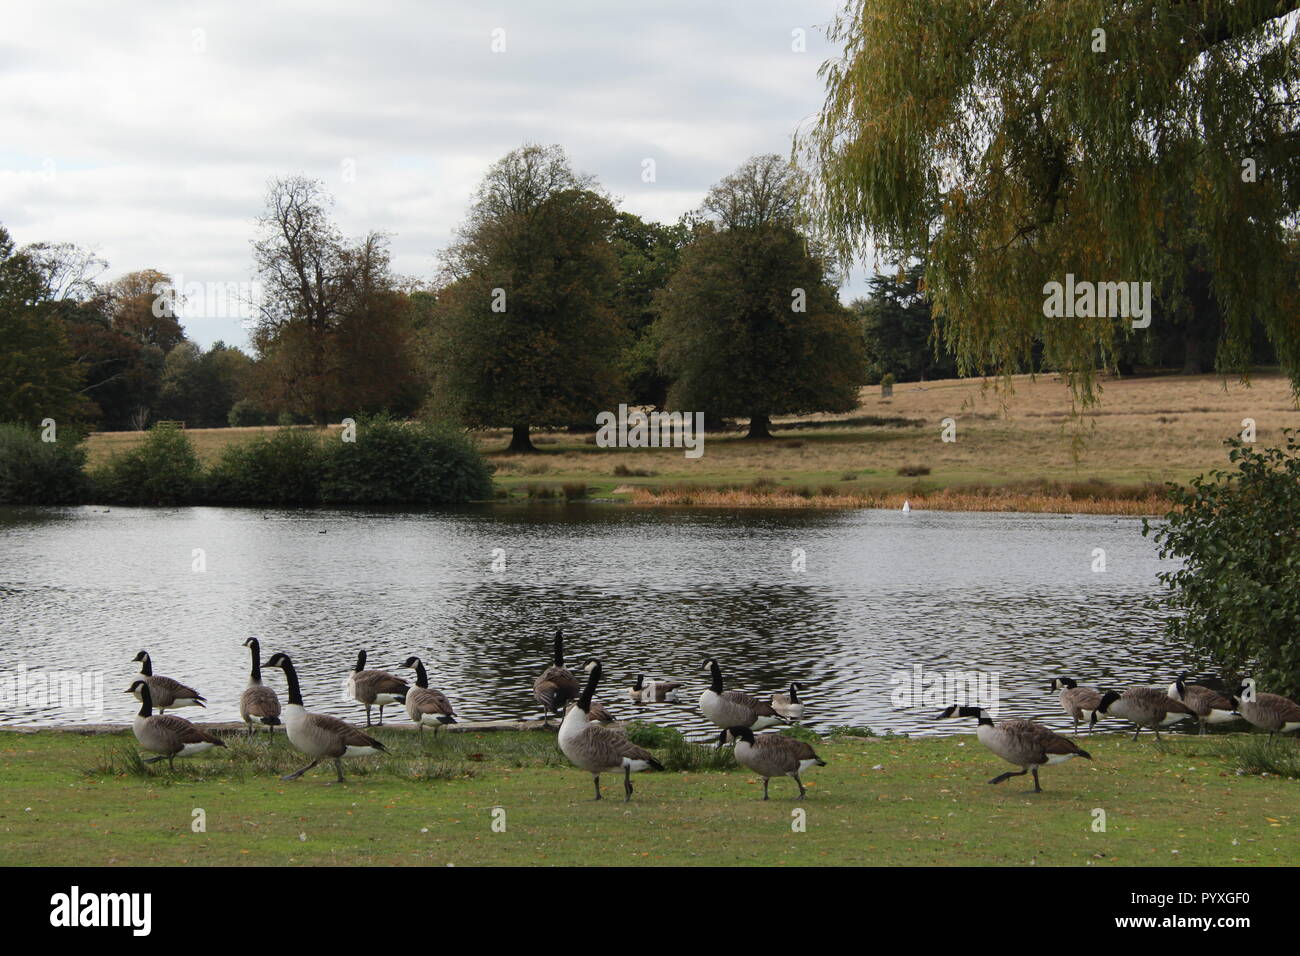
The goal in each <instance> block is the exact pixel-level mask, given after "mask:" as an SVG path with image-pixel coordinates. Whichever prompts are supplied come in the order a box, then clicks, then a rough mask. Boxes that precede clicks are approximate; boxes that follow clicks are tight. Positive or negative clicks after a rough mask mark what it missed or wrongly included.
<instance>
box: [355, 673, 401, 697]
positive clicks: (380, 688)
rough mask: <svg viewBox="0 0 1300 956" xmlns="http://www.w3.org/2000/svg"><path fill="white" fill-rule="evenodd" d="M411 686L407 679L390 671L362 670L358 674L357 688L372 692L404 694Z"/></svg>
mask: <svg viewBox="0 0 1300 956" xmlns="http://www.w3.org/2000/svg"><path fill="white" fill-rule="evenodd" d="M409 686H410V685H409V684H407V682H406V681H405V680H403V679H402V678H400V677H397V676H396V675H394V674H390V673H388V671H361V672H359V673H358V674H357V676H356V687H357V690H358V691H361V690H362V689H364V690H365V691H367V692H368V693H371V694H402V693H405V692H406V690H407V688H408V687H409Z"/></svg>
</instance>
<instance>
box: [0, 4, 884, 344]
mask: <svg viewBox="0 0 1300 956" xmlns="http://www.w3.org/2000/svg"><path fill="white" fill-rule="evenodd" d="M837 7H838V0H803V2H799V3H792V2H788V0H787V2H779V0H744V2H739V0H735V2H709V0H706V2H701V0H695V2H686V0H681V2H679V0H657V2H654V3H632V2H629V3H617V2H611V0H602V2H577V0H565V2H551V3H538V2H536V0H534V2H531V3H530V2H498V3H480V2H473V0H464V2H459V3H429V2H424V3H418V2H389V0H369V2H365V3H358V2H356V0H349V2H344V3H329V2H322V0H304V2H280V0H277V2H262V3H238V4H233V3H232V4H226V3H215V2H214V3H210V4H193V3H185V2H175V0H168V2H136V3H132V4H128V5H117V4H114V5H108V4H95V3H89V2H87V3H81V4H72V3H64V2H49V0H41V2H35V3H22V4H13V5H10V6H9V7H8V8H7V9H6V13H5V21H6V22H5V30H4V32H3V34H0V116H2V117H3V120H4V122H3V126H4V135H3V138H0V222H2V223H4V225H6V226H7V227H8V228H9V230H10V231H11V232H12V233H13V235H14V238H15V240H16V241H17V242H18V243H19V244H24V243H27V242H34V241H37V240H49V241H70V242H75V243H77V244H79V245H83V246H87V247H91V248H94V249H96V250H97V251H98V252H99V253H100V255H101V256H102V257H103V258H105V259H107V260H108V262H109V264H110V267H109V271H108V272H107V273H106V276H105V278H111V277H115V276H118V275H121V274H122V273H125V272H129V271H133V270H136V269H142V268H156V269H160V270H162V271H164V272H167V273H170V274H171V275H173V276H174V277H178V278H179V279H180V280H181V281H182V282H185V283H189V282H194V281H203V282H238V281H247V280H249V279H250V278H251V270H250V267H251V255H250V248H249V240H250V238H251V237H252V235H253V232H254V219H255V217H256V216H257V215H258V213H259V211H260V210H261V208H262V205H263V198H264V196H265V191H266V183H267V181H268V179H270V178H271V177H274V176H280V175H284V174H287V173H307V174H309V175H312V176H315V177H318V178H320V179H322V180H323V181H324V182H325V184H326V186H327V188H328V189H329V190H330V191H331V192H332V193H333V194H334V196H335V197H336V199H337V204H336V206H335V210H334V211H335V214H336V218H337V220H338V222H339V225H340V227H341V228H342V229H343V231H344V232H345V233H347V234H348V235H360V234H363V233H365V232H366V231H368V230H370V229H380V230H384V231H386V232H388V233H389V234H390V235H391V238H392V249H393V253H394V265H395V267H396V269H397V270H398V271H399V272H401V273H403V274H406V275H411V276H415V277H419V278H429V277H431V276H432V275H433V272H434V268H435V261H436V255H437V253H438V251H439V250H440V249H441V248H442V247H444V246H445V245H446V244H447V242H448V241H449V238H450V236H451V234H452V231H453V230H454V229H455V228H456V226H457V225H458V224H459V223H460V221H461V220H462V218H463V217H464V214H465V211H466V205H467V203H468V200H469V198H470V196H471V194H472V193H473V191H474V188H475V186H476V185H477V183H478V181H479V180H480V178H481V177H482V175H483V173H484V172H485V171H486V169H487V167H488V166H489V164H491V163H492V162H493V161H495V160H496V159H498V158H499V157H500V156H502V155H503V154H504V153H506V152H508V151H509V150H511V149H513V148H515V147H516V146H519V145H520V144H521V143H524V142H538V143H559V144H560V145H562V146H563V147H564V148H565V149H566V150H567V151H568V153H569V156H570V158H571V160H572V162H573V164H574V166H575V167H576V168H577V169H579V170H580V171H583V172H588V173H592V174H594V175H595V176H596V177H597V178H598V179H599V181H600V182H601V184H602V185H603V186H604V187H605V188H606V189H607V190H608V191H609V192H610V193H611V194H612V195H613V196H614V197H615V198H616V199H618V200H619V201H620V204H621V208H624V209H627V210H630V211H632V212H635V213H637V214H638V215H641V216H644V217H647V218H652V219H659V220H664V221H672V220H675V219H676V218H677V217H678V216H679V215H681V214H682V213H683V212H685V211H686V210H688V209H691V208H694V207H695V206H697V205H698V204H699V202H700V200H701V199H702V198H703V195H704V193H705V191H706V190H707V189H708V188H709V186H710V185H712V184H713V183H714V182H716V181H717V180H718V179H719V178H721V177H722V176H724V175H726V174H727V173H729V172H730V171H732V170H733V169H734V168H735V167H736V166H737V165H739V164H740V163H741V162H742V161H743V160H744V159H746V158H747V157H748V156H750V155H752V154H754V153H761V152H776V153H780V154H783V155H784V154H787V153H788V152H789V149H790V141H791V135H792V133H793V132H794V131H795V129H796V128H797V127H799V126H800V124H802V123H806V122H807V121H809V120H810V118H811V117H812V116H813V115H814V114H815V113H816V111H817V109H818V108H819V106H820V104H821V100H822V92H823V87H822V83H821V81H820V80H819V79H818V77H817V70H818V67H819V66H820V64H821V63H822V62H823V61H824V60H825V59H826V58H827V57H828V56H830V55H832V52H833V51H832V50H831V48H830V47H829V46H828V44H827V43H826V42H825V38H824V36H823V32H822V30H823V28H824V27H825V25H826V24H827V23H828V22H829V20H830V19H831V17H832V16H833V14H834V13H835V11H836V9H837ZM229 8H236V9H229ZM799 29H802V30H803V31H805V35H806V52H802V53H801V52H795V51H794V50H793V49H792V46H793V45H794V44H795V42H796V41H795V36H794V31H795V30H799ZM494 31H504V32H503V33H494ZM494 39H495V40H496V42H497V43H498V44H499V43H500V42H501V41H502V39H504V45H505V50H504V51H503V52H493V49H492V47H493V43H494ZM645 159H653V160H654V162H655V174H656V181H655V182H653V183H646V182H643V181H642V176H641V173H642V168H643V161H644V160H645ZM858 281H860V280H858ZM855 285H856V283H855ZM857 291H859V290H858V289H857V288H855V287H854V286H850V287H848V288H846V289H845V290H844V291H843V292H842V295H844V296H845V297H848V296H849V295H851V294H854V293H856V292H857ZM186 326H187V330H188V332H189V334H190V336H191V337H192V338H193V339H195V340H196V341H198V342H200V343H201V344H203V345H207V344H209V343H211V342H212V341H214V340H216V339H224V340H226V341H227V342H229V343H238V344H244V343H245V342H246V333H245V331H244V330H243V328H241V324H240V322H239V320H238V319H237V318H198V317H189V318H187V319H186Z"/></svg>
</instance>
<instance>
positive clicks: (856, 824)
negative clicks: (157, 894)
mask: <svg viewBox="0 0 1300 956" xmlns="http://www.w3.org/2000/svg"><path fill="white" fill-rule="evenodd" d="M379 733H380V734H381V735H382V736H383V739H384V740H385V742H386V743H387V744H388V745H389V746H390V747H391V748H392V749H393V754H392V756H390V757H388V758H386V759H383V760H367V761H359V762H353V763H352V765H351V767H352V769H351V772H350V775H349V782H348V783H347V784H346V785H345V786H337V785H334V786H330V785H327V781H328V780H330V779H332V775H331V774H330V772H329V771H326V770H323V769H318V770H316V771H312V772H311V773H309V774H308V775H307V776H306V777H304V778H303V779H301V780H298V781H295V782H291V783H284V782H281V781H280V780H279V779H277V775H278V774H280V773H283V772H286V771H288V770H292V769H297V767H299V766H301V765H302V763H304V762H305V761H303V759H302V757H301V756H300V755H299V754H297V753H296V752H294V751H292V750H291V749H290V748H289V746H288V744H287V741H286V740H285V739H284V738H283V737H282V736H281V737H279V738H277V740H276V741H275V742H274V743H268V741H267V740H266V739H264V738H263V739H258V740H256V741H253V742H248V741H244V740H241V739H233V738H232V739H231V741H230V747H229V752H223V751H217V752H216V753H215V754H214V755H202V756H200V757H196V758H193V759H188V760H185V761H178V762H177V772H176V774H175V775H174V776H172V775H170V774H168V772H167V771H166V770H165V769H159V768H160V766H161V767H162V768H165V766H166V765H165V764H162V765H153V766H152V767H148V768H144V767H141V766H140V765H139V763H138V761H137V758H136V754H137V748H136V745H135V740H134V738H133V737H132V736H131V735H130V733H124V734H112V735H101V736H88V735H83V734H78V733H72V732H54V731H51V732H42V733H39V734H16V733H0V773H3V776H4V780H5V786H4V787H3V788H0V865H57V864H84V865H114V864H121V865H131V864H135V865H155V866H176V865H195V864H206V865H213V864H236V865H237V864H324V865H340V866H342V865H393V864H424V865H438V866H441V865H448V864H456V865H472V864H541V865H547V864H584V865H591V864H651V865H654V864H680V865H690V864H721V865H731V864H742V863H764V864H773V865H808V864H813V865H833V864H905V865H927V864H967V865H1000V864H1027V863H1037V864H1040V865H1084V864H1088V865H1114V864H1118V865H1125V864H1130V865H1132V864H1144V865H1163V864H1170V865H1173V864H1182V865H1189V864H1190V865H1208V864H1223V865H1232V864H1243V865H1258V864H1264V865H1277V864H1295V863H1297V862H1300V840H1297V839H1296V836H1297V834H1296V826H1297V822H1298V820H1300V814H1298V813H1297V807H1300V781H1297V780H1294V779H1283V778H1279V777H1276V776H1273V775H1269V776H1257V775H1238V772H1237V767H1238V766H1239V765H1240V764H1242V763H1243V761H1242V759H1241V757H1240V756H1238V755H1235V754H1234V753H1232V752H1231V751H1233V750H1234V748H1239V747H1240V742H1239V740H1240V738H1241V737H1242V736H1243V735H1233V737H1210V738H1199V739H1198V738H1195V737H1176V738H1172V739H1171V740H1170V742H1169V743H1167V744H1165V745H1157V744H1156V743H1155V742H1154V740H1150V739H1143V740H1141V741H1139V742H1138V743H1130V742H1129V741H1128V740H1126V739H1125V738H1124V737H1122V736H1119V735H1104V736H1103V735H1098V736H1096V737H1094V738H1092V740H1090V741H1088V742H1087V744H1086V746H1087V747H1088V749H1089V750H1090V751H1091V752H1092V754H1093V756H1094V758H1095V759H1094V761H1093V762H1092V763H1087V762H1084V761H1077V760H1076V761H1072V762H1071V763H1069V764H1066V765H1064V766H1061V767H1053V768H1051V769H1049V770H1046V771H1044V773H1043V774H1042V777H1043V784H1044V787H1045V788H1046V792H1044V793H1041V794H1030V793H1027V792H1026V790H1027V789H1028V785H1027V784H1025V783H1024V782H1023V781H1022V780H1021V779H1020V778H1015V779H1012V780H1009V781H1008V782H1006V783H1004V784H1001V785H999V786H996V787H992V786H988V785H987V783H986V781H987V780H989V779H990V778H991V777H993V776H994V775H996V774H998V773H1001V772H1002V771H1003V770H1005V769H1008V768H1007V767H1006V765H1005V764H1003V763H1002V762H1001V761H999V760H998V759H997V758H995V757H994V756H992V755H991V754H990V753H988V752H987V751H986V750H985V749H984V748H983V747H982V746H980V745H979V744H978V742H976V741H975V739H974V737H973V736H962V737H956V738H946V739H908V738H900V737H885V738H831V739H826V740H823V741H820V742H818V743H817V745H816V746H817V750H818V752H819V753H820V754H821V756H822V757H823V758H824V759H826V760H827V761H828V762H829V765H828V766H826V767H824V768H820V769H818V770H816V771H814V772H812V773H809V774H808V775H807V777H806V778H805V781H806V782H807V783H808V785H809V794H808V799H807V800H806V801H804V802H802V803H796V802H794V801H793V800H791V799H789V798H790V796H791V794H792V792H793V790H794V787H793V784H792V783H791V782H790V781H787V780H781V781H774V782H773V784H772V791H773V794H774V798H773V799H772V800H771V801H769V802H767V803H763V802H762V801H761V800H759V799H758V798H759V796H760V795H761V791H762V788H761V784H760V782H759V780H758V779H757V778H756V777H754V776H753V775H751V774H749V773H748V772H746V771H743V770H739V769H732V770H725V771H724V770H717V769H708V760H707V759H706V760H705V761H704V762H703V763H702V764H701V766H700V768H698V769H685V770H676V771H671V772H665V773H655V774H642V775H640V776H638V777H636V778H635V780H636V787H637V792H636V796H635V798H634V800H633V802H632V803H631V804H629V805H624V804H623V802H622V800H621V796H622V793H621V791H622V784H621V781H619V780H616V779H613V778H609V779H606V780H605V784H606V788H607V789H606V794H607V797H609V798H611V799H607V800H605V801H602V802H601V803H595V802H594V801H592V800H591V778H590V776H589V775H587V774H585V773H583V772H581V771H578V770H575V769H573V768H572V767H569V766H568V765H567V763H566V762H565V761H564V758H563V757H562V756H561V755H560V754H559V752H558V751H557V750H556V748H555V741H554V737H553V736H552V735H550V734H545V733H540V732H534V733H508V732H501V733H487V734H461V735H450V734H449V735H440V738H439V740H438V741H437V742H436V743H435V742H434V741H433V739H432V736H431V735H427V734H426V735H425V739H424V740H419V739H417V737H416V735H415V734H414V733H411V732H409V731H405V730H397V729H383V730H380V731H379ZM1280 743H1281V745H1282V746H1285V747H1293V748H1294V747H1295V746H1296V744H1295V742H1294V741H1291V740H1286V741H1281V742H1280ZM496 807H500V808H502V809H504V811H505V822H506V829H505V832H494V831H493V829H492V822H493V809H494V808H496ZM795 807H802V808H803V809H805V810H806V811H807V830H806V832H802V833H796V832H792V829H791V822H792V816H791V811H792V810H793V809H794V808H795ZM1095 808H1101V809H1103V810H1105V811H1106V823H1107V828H1106V832H1104V833H1100V832H1094V831H1093V829H1092V826H1093V821H1094V819H1095V817H1094V809H1095ZM196 809H201V810H202V811H203V812H204V814H205V817H206V832H199V833H196V832H193V831H192V829H191V825H192V821H193V820H194V818H195V817H194V811H195V810H196Z"/></svg>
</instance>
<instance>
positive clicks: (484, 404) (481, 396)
mask: <svg viewBox="0 0 1300 956" xmlns="http://www.w3.org/2000/svg"><path fill="white" fill-rule="evenodd" d="M614 222H615V212H614V207H613V206H612V205H611V203H610V202H609V200H608V199H607V198H606V197H605V196H604V195H603V194H602V193H600V192H598V191H597V190H596V189H595V188H594V183H593V181H592V180H591V179H590V177H586V176H579V175H578V174H576V173H574V172H573V170H572V169H571V168H570V166H569V162H568V158H567V157H566V156H565V154H564V151H563V150H562V149H560V148H559V147H558V146H549V147H543V146H537V145H526V146H523V147H521V148H519V149H516V150H514V151H513V152H511V153H509V154H507V155H506V156H505V157H504V158H503V159H501V160H499V161H498V162H497V163H496V164H495V165H494V166H493V167H492V168H491V169H490V170H489V171H488V173H487V175H486V177H485V178H484V180H483V182H482V184H481V185H480V187H479V190H478V193H477V194H476V196H475V200H474V203H473V206H472V207H471V209H470V212H469V215H468V217H467V219H466V222H465V224H464V226H463V227H462V228H461V230H460V234H459V238H458V240H457V242H456V243H455V244H454V245H453V246H452V247H451V248H449V249H448V250H447V251H446V252H445V253H444V255H443V281H444V286H443V288H442V289H441V290H440V292H439V295H438V304H437V308H436V310H435V316H434V319H433V326H434V327H433V331H432V337H431V354H432V361H433V365H434V369H433V395H432V408H433V410H434V413H435V414H437V415H441V416H445V417H448V418H452V419H456V420H459V421H461V422H463V423H464V424H466V425H469V426H472V427H506V428H510V429H511V441H510V450H511V451H515V452H533V451H536V448H534V446H533V444H532V441H531V439H530V438H529V428H530V427H531V426H567V425H571V424H574V423H576V422H580V421H584V420H586V421H593V420H594V418H595V414H596V413H597V412H598V411H600V410H601V409H605V408H609V407H611V404H612V403H613V402H614V401H615V400H616V398H617V396H618V394H619V393H620V388H621V383H620V381H619V369H618V358H619V352H620V350H621V348H622V347H623V345H624V343H625V333H624V330H623V328H622V324H621V322H620V321H619V318H618V315H617V313H616V312H615V311H614V309H613V308H612V307H611V305H610V303H611V302H612V301H613V299H614V290H615V284H616V282H617V278H618V271H617V263H616V261H615V258H614V253H613V250H612V249H611V247H610V236H611V233H612V230H613V228H614Z"/></svg>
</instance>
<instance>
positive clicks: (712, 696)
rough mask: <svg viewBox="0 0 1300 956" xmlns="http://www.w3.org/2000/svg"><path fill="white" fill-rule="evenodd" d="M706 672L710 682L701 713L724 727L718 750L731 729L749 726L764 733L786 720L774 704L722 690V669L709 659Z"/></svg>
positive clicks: (740, 693) (719, 738)
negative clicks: (774, 708)
mask: <svg viewBox="0 0 1300 956" xmlns="http://www.w3.org/2000/svg"><path fill="white" fill-rule="evenodd" d="M704 669H705V670H707V671H708V672H709V678H710V683H709V686H708V688H707V689H705V691H704V693H703V694H701V695H700V711H701V712H702V713H703V714H704V716H705V717H707V718H709V720H710V721H711V722H713V723H714V724H716V725H717V726H719V727H721V728H722V732H721V733H719V734H718V747H719V748H721V747H722V745H723V744H724V743H726V741H727V730H728V728H731V727H748V728H749V729H750V730H762V729H763V728H764V727H771V726H772V725H773V724H779V723H782V722H783V720H784V718H782V717H781V715H780V714H778V713H777V712H776V711H775V710H773V709H772V705H771V703H769V702H768V701H765V700H759V699H758V698H757V697H754V696H751V695H750V694H746V693H744V692H743V691H739V690H729V691H723V689H722V668H720V667H719V666H718V662H717V661H716V660H713V659H712V658H710V659H709V660H707V661H705V662H704Z"/></svg>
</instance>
